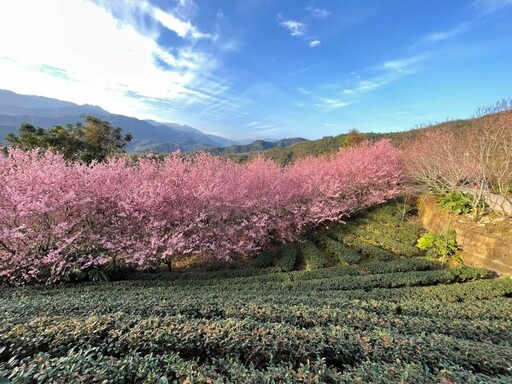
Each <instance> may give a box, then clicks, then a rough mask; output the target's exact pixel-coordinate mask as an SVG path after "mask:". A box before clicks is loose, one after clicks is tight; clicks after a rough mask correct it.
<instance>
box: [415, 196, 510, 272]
mask: <svg viewBox="0 0 512 384" xmlns="http://www.w3.org/2000/svg"><path fill="white" fill-rule="evenodd" d="M419 215H420V219H421V221H422V224H423V226H424V227H425V228H426V229H427V230H429V231H431V232H442V231H443V230H446V229H454V230H455V232H456V233H457V242H458V243H459V244H460V245H461V247H462V253H461V256H462V259H463V260H464V263H466V264H468V265H472V266H475V267H483V268H487V269H490V270H492V271H495V272H497V273H499V274H512V223H511V222H510V219H498V220H494V221H490V220H487V221H486V222H478V223H475V222H472V221H471V220H470V219H468V218H466V217H463V216H459V215H454V214H448V213H446V212H445V211H444V210H443V209H442V208H440V207H439V206H438V205H437V203H436V200H435V198H434V197H433V196H426V197H424V198H422V199H420V200H419Z"/></svg>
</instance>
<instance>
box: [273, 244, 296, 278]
mask: <svg viewBox="0 0 512 384" xmlns="http://www.w3.org/2000/svg"><path fill="white" fill-rule="evenodd" d="M296 261H297V250H296V249H295V246H294V245H293V244H285V245H283V246H282V247H281V258H280V259H279V261H278V262H277V264H276V268H278V269H279V270H280V271H282V272H289V271H292V270H293V268H294V267H295V262H296Z"/></svg>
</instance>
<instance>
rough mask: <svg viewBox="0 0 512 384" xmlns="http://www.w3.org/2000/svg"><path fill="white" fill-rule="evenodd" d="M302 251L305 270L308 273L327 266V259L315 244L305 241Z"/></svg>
mask: <svg viewBox="0 0 512 384" xmlns="http://www.w3.org/2000/svg"><path fill="white" fill-rule="evenodd" d="M300 250H301V252H302V256H303V257H304V264H305V269H306V270H307V271H311V270H315V269H318V268H324V267H326V266H327V257H326V256H325V254H324V253H323V252H322V251H321V250H320V249H318V248H317V247H316V245H315V244H314V243H313V242H311V241H309V240H308V241H305V242H304V243H302V244H301V245H300Z"/></svg>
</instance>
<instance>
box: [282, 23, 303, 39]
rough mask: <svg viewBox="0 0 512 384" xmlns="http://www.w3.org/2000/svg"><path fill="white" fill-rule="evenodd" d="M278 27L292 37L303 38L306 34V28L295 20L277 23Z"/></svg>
mask: <svg viewBox="0 0 512 384" xmlns="http://www.w3.org/2000/svg"><path fill="white" fill-rule="evenodd" d="M279 25H280V26H281V27H283V28H285V29H287V30H288V31H289V32H290V34H291V35H292V36H294V37H300V36H304V35H305V34H306V29H307V26H306V24H304V23H301V22H300V21H295V20H284V21H281V22H280V23H279Z"/></svg>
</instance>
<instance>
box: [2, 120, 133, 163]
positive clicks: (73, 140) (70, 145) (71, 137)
mask: <svg viewBox="0 0 512 384" xmlns="http://www.w3.org/2000/svg"><path fill="white" fill-rule="evenodd" d="M5 139H6V140H7V142H8V143H9V144H10V146H11V147H14V148H19V149H22V150H31V149H36V148H39V149H43V150H51V151H53V152H57V153H60V154H62V155H63V156H64V158H65V159H66V160H68V161H83V162H84V163H86V164H90V163H91V162H92V161H98V162H102V161H105V160H106V159H107V158H108V157H109V156H111V155H113V154H116V153H123V152H124V148H125V146H126V144H127V143H129V142H130V141H131V139H132V135H131V134H130V133H127V134H124V135H123V134H122V130H121V128H119V127H112V125H111V124H110V123H109V122H108V121H104V120H101V119H99V118H97V117H94V116H86V118H85V123H84V124H82V123H80V122H78V123H76V124H75V125H73V124H67V125H66V126H65V127H63V126H61V125H55V126H53V127H52V128H50V129H48V130H46V129H43V128H38V127H35V126H33V125H32V124H29V123H23V124H22V125H21V127H20V128H19V132H18V135H17V136H16V135H15V134H13V133H9V134H7V135H6V137H5Z"/></svg>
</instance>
